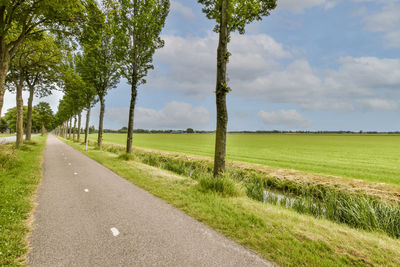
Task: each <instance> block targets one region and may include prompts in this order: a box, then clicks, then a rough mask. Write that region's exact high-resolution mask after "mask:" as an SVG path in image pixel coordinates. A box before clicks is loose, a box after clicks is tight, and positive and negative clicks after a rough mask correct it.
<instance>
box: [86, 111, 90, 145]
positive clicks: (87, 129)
mask: <svg viewBox="0 0 400 267" xmlns="http://www.w3.org/2000/svg"><path fill="white" fill-rule="evenodd" d="M89 121H90V107H88V109H87V113H86V127H85V146H86V151H87V147H88V143H89Z"/></svg>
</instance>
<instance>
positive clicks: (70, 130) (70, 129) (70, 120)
mask: <svg viewBox="0 0 400 267" xmlns="http://www.w3.org/2000/svg"><path fill="white" fill-rule="evenodd" d="M71 134H72V117H71V118H69V129H68V139H70V140H71Z"/></svg>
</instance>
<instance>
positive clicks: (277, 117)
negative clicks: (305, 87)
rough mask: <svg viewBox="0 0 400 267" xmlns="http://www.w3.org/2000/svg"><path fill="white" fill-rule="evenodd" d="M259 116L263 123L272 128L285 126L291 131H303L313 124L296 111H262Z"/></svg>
mask: <svg viewBox="0 0 400 267" xmlns="http://www.w3.org/2000/svg"><path fill="white" fill-rule="evenodd" d="M257 116H258V117H259V118H260V119H261V121H262V122H263V123H264V124H265V125H267V126H270V127H269V128H271V127H274V126H281V127H282V126H283V127H287V128H291V129H300V128H301V129H303V128H309V127H311V122H310V121H308V120H307V119H305V118H304V117H303V116H302V115H301V114H299V113H298V112H297V111H296V110H294V109H290V110H282V109H281V110H278V111H273V112H265V111H263V110H261V111H260V112H258V114H257Z"/></svg>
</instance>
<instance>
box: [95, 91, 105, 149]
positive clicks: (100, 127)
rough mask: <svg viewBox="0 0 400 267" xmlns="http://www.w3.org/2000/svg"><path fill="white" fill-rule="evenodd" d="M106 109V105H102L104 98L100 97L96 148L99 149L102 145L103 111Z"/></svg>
mask: <svg viewBox="0 0 400 267" xmlns="http://www.w3.org/2000/svg"><path fill="white" fill-rule="evenodd" d="M105 109H106V105H105V103H104V97H100V117H99V133H98V135H97V146H98V147H99V149H101V146H102V144H103V120H104V111H105Z"/></svg>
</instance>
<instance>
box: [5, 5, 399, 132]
mask: <svg viewBox="0 0 400 267" xmlns="http://www.w3.org/2000/svg"><path fill="white" fill-rule="evenodd" d="M398 14H400V0H385V1H384V0H381V1H380V0H375V1H371V0H346V1H345V0H304V1H298V0H279V1H278V8H277V9H276V10H274V11H272V13H271V15H270V16H269V17H265V18H264V20H263V21H262V22H257V23H253V24H252V25H249V26H248V27H247V32H246V34H245V35H243V36H239V35H238V34H236V33H235V34H233V36H232V41H231V43H230V44H229V49H230V51H231V52H232V57H231V61H230V64H229V67H228V72H229V79H230V86H231V87H232V92H231V93H230V94H229V96H228V106H229V107H228V108H229V130H272V129H277V130H354V131H359V130H364V131H366V130H377V131H395V130H399V129H400V112H399V110H400V102H399V100H400V16H399V15H398ZM213 26H214V23H213V22H212V21H209V20H207V19H206V18H205V16H204V14H202V12H201V6H200V5H199V4H198V3H197V1H194V0H193V1H189V0H174V1H172V6H171V13H170V16H169V17H168V20H167V23H166V27H165V29H164V31H163V39H164V40H165V41H166V46H165V48H163V49H161V50H159V51H157V52H156V55H155V57H154V63H155V70H154V71H152V72H151V73H150V75H149V77H148V83H147V84H146V85H144V86H141V87H140V88H139V95H138V102H137V109H136V115H135V116H136V127H135V128H146V129H184V128H188V127H192V128H195V129H206V130H213V129H214V128H215V104H214V103H215V100H214V99H215V96H214V94H213V92H214V89H215V65H216V62H215V60H216V59H215V57H216V48H217V35H216V34H215V33H213V32H212V28H213ZM61 96H62V94H61V93H56V94H55V95H54V96H52V97H50V98H48V99H47V100H48V101H50V102H51V103H52V105H53V106H56V105H57V103H58V99H59V98H60V97H61ZM129 99H130V88H129V85H128V84H126V82H125V81H123V80H122V81H121V83H120V84H119V86H118V88H116V89H113V90H112V91H110V92H109V94H108V96H107V99H106V105H107V106H106V110H107V111H106V117H105V126H106V128H114V129H117V128H120V127H122V126H125V125H126V124H127V113H128V112H127V111H128V106H129ZM13 100H14V96H13V95H10V94H7V95H6V108H7V107H10V106H13ZM37 101H39V100H37ZM97 114H98V107H97V108H95V112H94V116H93V118H92V120H91V124H94V125H97V121H98V120H97V118H96V117H95V116H96V115H97Z"/></svg>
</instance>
